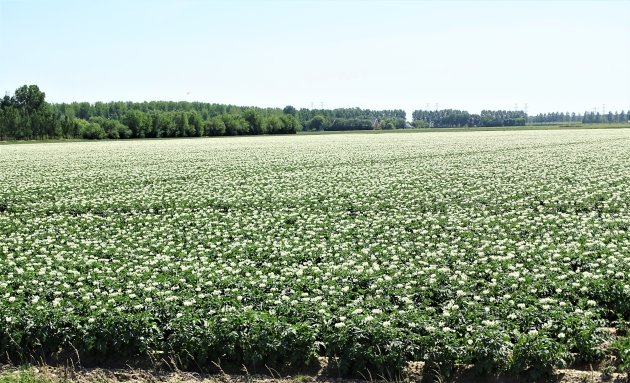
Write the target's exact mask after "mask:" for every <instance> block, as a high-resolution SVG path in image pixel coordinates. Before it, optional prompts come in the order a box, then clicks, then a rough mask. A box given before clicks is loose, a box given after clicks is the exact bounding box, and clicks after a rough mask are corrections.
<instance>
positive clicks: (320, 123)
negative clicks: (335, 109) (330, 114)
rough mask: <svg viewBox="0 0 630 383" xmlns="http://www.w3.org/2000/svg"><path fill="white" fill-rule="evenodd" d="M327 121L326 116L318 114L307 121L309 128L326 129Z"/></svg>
mask: <svg viewBox="0 0 630 383" xmlns="http://www.w3.org/2000/svg"><path fill="white" fill-rule="evenodd" d="M326 123H327V122H326V119H325V118H324V116H320V115H317V116H315V117H313V118H311V119H310V120H309V121H308V122H307V124H306V127H307V128H308V130H324V127H325V126H326Z"/></svg>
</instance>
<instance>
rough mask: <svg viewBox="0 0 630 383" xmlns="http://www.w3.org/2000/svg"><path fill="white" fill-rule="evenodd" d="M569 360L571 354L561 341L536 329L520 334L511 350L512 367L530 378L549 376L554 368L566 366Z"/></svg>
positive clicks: (570, 360)
mask: <svg viewBox="0 0 630 383" xmlns="http://www.w3.org/2000/svg"><path fill="white" fill-rule="evenodd" d="M571 362H572V356H571V354H570V353H569V352H568V350H567V349H566V347H565V346H564V345H563V344H562V343H559V342H556V341H554V340H553V339H551V338H549V337H547V336H544V335H542V334H539V333H538V332H537V331H536V332H530V333H529V334H524V335H521V336H520V337H519V338H518V339H517V341H516V343H515V344H514V350H513V352H512V368H513V369H514V370H515V371H517V372H520V371H524V372H526V373H527V374H528V375H530V376H531V377H532V378H539V377H541V376H550V375H552V373H553V370H554V368H561V367H567V366H568V365H569V364H570V363H571Z"/></svg>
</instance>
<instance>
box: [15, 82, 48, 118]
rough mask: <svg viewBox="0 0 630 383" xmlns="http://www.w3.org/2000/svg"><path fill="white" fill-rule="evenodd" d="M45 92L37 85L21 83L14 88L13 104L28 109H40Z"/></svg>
mask: <svg viewBox="0 0 630 383" xmlns="http://www.w3.org/2000/svg"><path fill="white" fill-rule="evenodd" d="M45 98H46V94H45V93H44V92H42V91H40V90H39V87H38V86H37V85H22V86H21V87H19V88H17V89H16V90H15V94H14V96H13V100H14V105H15V106H16V107H17V108H20V109H26V110H28V111H31V112H32V111H36V110H40V109H41V108H43V107H44V104H45Z"/></svg>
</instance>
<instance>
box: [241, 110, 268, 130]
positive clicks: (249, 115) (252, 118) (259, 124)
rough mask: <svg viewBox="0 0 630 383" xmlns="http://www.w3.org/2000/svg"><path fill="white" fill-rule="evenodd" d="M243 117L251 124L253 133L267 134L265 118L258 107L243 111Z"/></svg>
mask: <svg viewBox="0 0 630 383" xmlns="http://www.w3.org/2000/svg"><path fill="white" fill-rule="evenodd" d="M243 118H244V119H245V121H247V123H248V124H249V128H250V133H251V134H265V133H266V130H265V125H264V123H263V118H262V117H261V115H260V113H258V111H257V110H256V109H246V110H245V111H243Z"/></svg>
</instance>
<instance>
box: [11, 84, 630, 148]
mask: <svg viewBox="0 0 630 383" xmlns="http://www.w3.org/2000/svg"><path fill="white" fill-rule="evenodd" d="M412 118H413V126H412V125H410V124H409V123H407V121H406V113H405V111H403V110H396V109H395V110H370V109H360V108H338V109H304V108H303V109H299V110H297V109H296V108H294V107H293V106H290V105H289V106H286V107H285V108H284V109H280V108H258V107H242V106H234V105H224V104H211V103H204V102H184V101H180V102H173V101H150V102H122V101H118V102H96V103H94V104H90V103H88V102H73V103H61V104H49V103H47V102H46V101H45V94H44V93H43V92H42V91H40V89H39V88H38V87H37V86H36V85H30V86H27V85H24V86H22V87H20V88H18V89H17V90H16V91H15V94H14V95H13V96H9V95H6V96H5V97H4V98H3V99H2V100H1V101H0V141H4V140H32V139H53V138H86V139H103V138H109V139H118V138H153V137H202V136H234V135H260V134H294V133H296V132H298V131H301V130H308V131H346V130H373V129H405V128H410V127H419V128H424V127H435V128H453V127H494V126H522V125H525V124H526V123H534V124H536V123H564V122H583V123H604V122H608V123H619V122H625V121H627V118H628V116H627V114H626V113H625V112H623V111H622V112H621V113H617V112H615V113H614V114H613V113H612V112H609V113H608V114H605V115H603V116H600V115H599V114H598V113H597V114H596V113H585V114H584V116H580V115H575V113H573V114H571V115H569V114H568V113H566V114H565V113H549V114H539V115H537V116H529V117H528V116H527V115H526V114H525V113H524V112H522V111H505V110H484V111H482V112H481V114H471V113H468V112H467V111H463V110H454V109H445V110H433V111H429V110H424V111H423V110H416V111H414V112H413V114H412Z"/></svg>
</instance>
